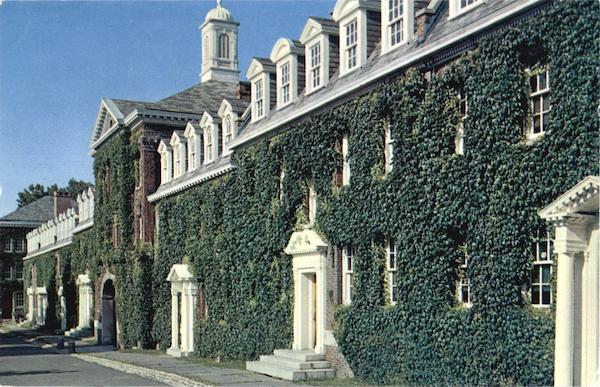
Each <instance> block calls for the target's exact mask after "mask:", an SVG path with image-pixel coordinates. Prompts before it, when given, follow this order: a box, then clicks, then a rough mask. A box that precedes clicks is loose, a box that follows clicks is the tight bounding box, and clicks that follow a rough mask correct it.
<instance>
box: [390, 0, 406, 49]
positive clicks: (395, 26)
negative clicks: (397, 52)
mask: <svg viewBox="0 0 600 387" xmlns="http://www.w3.org/2000/svg"><path fill="white" fill-rule="evenodd" d="M388 5H389V14H388V22H389V24H388V28H389V30H390V47H394V46H395V45H397V44H399V43H400V42H402V41H403V40H404V36H403V32H402V31H403V26H402V23H403V20H402V0H388Z"/></svg>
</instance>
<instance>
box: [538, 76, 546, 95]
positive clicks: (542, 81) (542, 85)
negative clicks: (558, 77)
mask: <svg viewBox="0 0 600 387" xmlns="http://www.w3.org/2000/svg"><path fill="white" fill-rule="evenodd" d="M538 78H539V82H540V88H539V90H544V89H545V88H546V72H545V71H544V72H543V73H540V74H538Z"/></svg>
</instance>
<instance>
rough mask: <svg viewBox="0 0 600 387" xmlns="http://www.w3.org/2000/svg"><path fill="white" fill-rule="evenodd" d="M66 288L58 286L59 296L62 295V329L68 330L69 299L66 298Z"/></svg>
mask: <svg viewBox="0 0 600 387" xmlns="http://www.w3.org/2000/svg"><path fill="white" fill-rule="evenodd" d="M64 293H65V289H64V288H63V287H62V286H61V287H60V288H58V296H59V297H60V329H61V330H62V331H65V330H67V301H66V299H65V295H64Z"/></svg>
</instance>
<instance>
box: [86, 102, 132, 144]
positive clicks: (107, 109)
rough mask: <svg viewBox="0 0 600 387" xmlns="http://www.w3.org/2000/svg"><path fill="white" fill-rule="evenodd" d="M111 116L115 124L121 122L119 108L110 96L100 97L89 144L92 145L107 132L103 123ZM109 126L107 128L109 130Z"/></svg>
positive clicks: (122, 117) (121, 115)
mask: <svg viewBox="0 0 600 387" xmlns="http://www.w3.org/2000/svg"><path fill="white" fill-rule="evenodd" d="M109 117H110V118H112V119H113V121H114V122H115V125H117V124H122V123H123V119H124V118H125V117H124V116H123V113H121V111H120V110H119V108H118V107H117V105H116V104H115V103H114V102H113V101H112V100H111V99H110V98H102V99H101V100H100V109H98V114H97V115H96V123H95V124H94V131H93V132H92V139H91V142H90V146H91V147H93V146H94V144H95V143H96V142H97V141H98V140H99V139H100V138H101V137H102V136H103V135H106V134H107V132H108V131H107V130H105V125H104V124H105V123H106V120H107V118H109ZM110 129H111V128H109V130H110Z"/></svg>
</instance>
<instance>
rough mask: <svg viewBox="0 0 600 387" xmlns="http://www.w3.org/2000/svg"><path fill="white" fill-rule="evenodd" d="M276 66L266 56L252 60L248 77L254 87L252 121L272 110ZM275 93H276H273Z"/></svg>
mask: <svg viewBox="0 0 600 387" xmlns="http://www.w3.org/2000/svg"><path fill="white" fill-rule="evenodd" d="M275 71H276V69H275V66H274V65H273V62H271V60H269V59H265V58H254V59H252V62H250V68H249V69H248V72H247V73H246V78H248V80H249V81H250V84H251V88H252V97H251V101H252V102H251V103H252V122H256V121H258V120H260V119H262V118H264V117H266V116H267V115H268V114H269V112H270V111H271V103H272V102H275V101H271V94H272V93H271V92H272V91H275V90H272V89H274V88H275ZM273 94H274V93H273Z"/></svg>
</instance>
